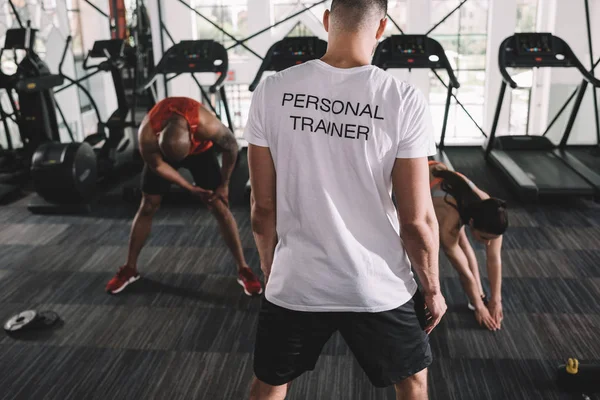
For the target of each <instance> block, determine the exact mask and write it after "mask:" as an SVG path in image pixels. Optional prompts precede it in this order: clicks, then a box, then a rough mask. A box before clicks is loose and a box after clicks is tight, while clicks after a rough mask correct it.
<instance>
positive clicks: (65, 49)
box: [58, 35, 73, 76]
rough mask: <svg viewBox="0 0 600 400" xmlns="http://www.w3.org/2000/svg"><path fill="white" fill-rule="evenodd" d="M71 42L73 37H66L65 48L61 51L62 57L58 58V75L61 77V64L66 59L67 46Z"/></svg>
mask: <svg viewBox="0 0 600 400" xmlns="http://www.w3.org/2000/svg"><path fill="white" fill-rule="evenodd" d="M72 41H73V37H72V36H71V35H69V36H67V41H66V43H65V48H64V49H63V53H62V56H61V57H60V63H59V64H58V74H59V75H63V76H64V74H63V70H62V69H63V64H64V63H65V58H66V57H67V51H68V50H69V45H70V44H71V42H72Z"/></svg>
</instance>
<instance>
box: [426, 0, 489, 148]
mask: <svg viewBox="0 0 600 400" xmlns="http://www.w3.org/2000/svg"><path fill="white" fill-rule="evenodd" d="M460 4H461V2H460V1H459V0H432V5H431V6H432V11H431V12H432V16H431V19H432V22H433V23H434V24H435V23H437V22H438V21H441V20H442V19H443V18H444V17H446V16H447V15H448V14H449V13H450V12H452V11H453V10H454V9H455V8H456V7H457V6H458V5H460ZM488 6H489V1H488V0H469V1H467V2H466V3H464V4H463V5H462V7H461V8H460V9H459V10H457V11H455V12H454V13H453V14H452V15H451V16H449V17H448V18H447V19H446V21H444V22H443V23H442V24H441V25H440V26H439V27H437V28H436V29H435V30H434V31H433V32H432V37H433V38H434V39H436V40H438V41H439V42H440V44H441V45H442V46H443V47H444V50H445V52H446V56H447V57H448V59H449V60H450V64H451V65H452V68H453V69H454V72H455V74H456V76H457V78H458V81H459V82H460V84H461V87H460V89H458V90H457V91H455V94H456V96H457V98H458V100H459V101H460V102H461V103H462V104H463V106H464V107H465V108H466V109H467V111H468V112H469V113H470V114H471V117H472V118H473V119H474V120H475V122H477V124H479V125H481V124H482V121H483V111H484V109H483V105H484V103H485V99H484V90H485V79H486V76H485V67H486V52H487V29H488ZM439 74H440V76H442V77H443V79H444V82H445V83H446V84H447V82H448V78H447V74H445V73H443V72H440V73H439ZM446 93H447V89H446V88H445V87H444V85H443V84H442V83H441V82H439V80H438V78H437V77H436V76H435V75H434V74H433V73H432V74H431V79H430V94H429V100H430V103H431V104H432V108H433V109H434V110H435V111H433V112H434V113H435V116H434V120H436V121H435V123H436V129H437V130H438V131H437V132H436V133H437V135H438V136H439V135H440V130H441V127H442V121H443V115H444V113H443V110H444V105H445V102H446ZM480 137H481V131H480V130H479V128H478V127H477V125H475V123H473V121H472V120H471V118H470V117H469V116H468V115H467V114H466V113H465V111H464V110H463V109H462V108H461V107H460V106H459V104H457V102H456V101H455V100H454V99H453V100H452V101H451V106H450V112H449V120H448V128H447V131H446V140H447V141H446V143H461V142H464V141H466V140H472V139H476V138H480Z"/></svg>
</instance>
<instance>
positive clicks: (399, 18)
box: [386, 0, 408, 36]
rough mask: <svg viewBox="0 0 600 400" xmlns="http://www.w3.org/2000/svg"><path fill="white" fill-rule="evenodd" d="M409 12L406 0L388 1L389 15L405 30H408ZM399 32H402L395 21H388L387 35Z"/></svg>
mask: <svg viewBox="0 0 600 400" xmlns="http://www.w3.org/2000/svg"><path fill="white" fill-rule="evenodd" d="M407 14H408V8H407V4H406V0H396V1H389V2H388V15H389V16H390V18H391V19H393V20H394V22H395V23H397V24H398V26H400V29H402V31H404V32H406V30H407V25H406V21H407ZM399 33H400V31H399V30H398V28H396V26H395V25H394V23H393V22H392V21H388V24H387V27H386V36H387V35H397V34H399Z"/></svg>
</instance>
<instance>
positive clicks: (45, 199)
mask: <svg viewBox="0 0 600 400" xmlns="http://www.w3.org/2000/svg"><path fill="white" fill-rule="evenodd" d="M70 42H71V37H69V38H68V39H67V45H66V46H65V51H64V53H63V57H62V60H61V63H60V76H61V77H63V78H65V79H66V80H68V81H70V84H68V85H66V86H64V87H62V88H60V89H59V90H57V93H58V92H60V91H62V90H64V89H66V88H68V87H70V86H72V85H76V86H78V87H79V88H80V89H81V90H82V91H83V92H84V93H85V94H86V95H87V96H88V97H89V99H90V102H91V104H92V108H93V109H94V110H95V112H96V115H97V118H98V131H97V133H95V134H93V135H90V136H88V137H86V138H85V139H84V141H83V142H75V141H73V142H71V143H60V142H51V143H46V144H43V145H41V146H40V147H39V148H38V149H37V150H36V152H35V154H34V156H33V159H32V169H31V172H32V177H33V180H34V188H35V190H36V192H37V195H38V196H37V197H36V198H34V199H33V200H32V202H31V203H30V204H29V206H28V208H29V210H30V211H31V212H33V213H81V212H89V211H90V203H91V201H92V199H93V197H94V196H95V194H96V186H97V183H98V181H99V180H101V179H104V178H110V177H113V176H114V175H115V173H116V172H117V171H119V170H122V169H123V167H125V166H133V165H134V163H135V149H136V146H137V144H136V142H137V140H136V135H135V128H136V127H135V126H134V124H133V123H132V122H131V121H132V112H133V110H131V108H130V107H129V105H128V104H127V100H126V93H125V87H124V84H123V77H122V75H121V69H122V68H123V66H124V56H123V49H124V41H123V40H120V39H112V40H100V41H97V42H95V43H94V46H93V48H92V50H90V51H89V52H88V54H87V56H86V58H85V61H84V65H83V66H84V69H85V70H86V71H90V70H91V71H92V72H91V73H89V74H87V75H85V76H84V77H82V78H81V79H78V80H75V79H72V78H69V77H67V76H66V75H65V74H64V73H63V72H62V66H63V63H64V59H65V56H66V51H67V48H68V46H69V44H70ZM90 59H102V61H100V62H99V63H98V64H94V65H90V64H89V61H90ZM99 72H110V73H111V75H112V79H113V84H114V86H115V91H116V94H117V104H118V108H117V110H116V111H115V112H113V113H112V115H111V116H110V118H109V119H108V120H107V121H106V122H105V123H104V122H102V120H101V117H100V113H99V110H98V107H97V105H96V103H95V102H94V99H93V98H92V96H91V95H90V93H89V92H88V91H87V90H86V89H85V88H84V87H83V86H82V85H81V81H83V80H85V79H89V78H90V77H91V76H93V75H95V74H97V73H99Z"/></svg>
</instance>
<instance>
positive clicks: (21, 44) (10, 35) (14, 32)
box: [4, 28, 38, 50]
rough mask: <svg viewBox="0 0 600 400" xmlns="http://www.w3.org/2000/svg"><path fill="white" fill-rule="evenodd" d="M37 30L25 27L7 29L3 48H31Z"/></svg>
mask: <svg viewBox="0 0 600 400" xmlns="http://www.w3.org/2000/svg"><path fill="white" fill-rule="evenodd" d="M37 31H38V30H37V29H27V28H17V29H9V30H7V31H6V37H5V39H4V50H26V49H32V48H33V46H34V44H35V35H36V33H37ZM27 36H29V40H27ZM28 42H29V43H28Z"/></svg>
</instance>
